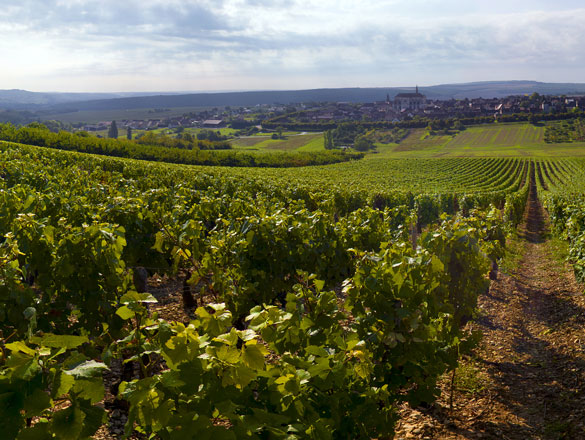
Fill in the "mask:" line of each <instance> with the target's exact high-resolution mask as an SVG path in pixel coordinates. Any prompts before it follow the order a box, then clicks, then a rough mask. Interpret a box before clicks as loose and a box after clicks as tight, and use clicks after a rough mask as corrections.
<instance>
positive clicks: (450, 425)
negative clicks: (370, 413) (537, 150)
mask: <svg viewBox="0 0 585 440" xmlns="http://www.w3.org/2000/svg"><path fill="white" fill-rule="evenodd" d="M531 180H532V183H533V185H532V188H531V194H530V198H529V203H528V206H527V210H526V217H525V222H524V224H523V225H522V226H521V228H520V237H521V238H522V243H523V246H524V249H523V252H522V258H521V261H520V262H519V264H518V266H517V269H516V270H515V271H513V272H512V273H510V274H504V273H500V274H499V275H498V279H497V280H496V281H493V282H492V285H491V287H490V290H489V293H488V294H486V295H483V296H482V297H481V298H480V301H479V305H480V310H481V316H480V318H479V319H478V320H477V321H476V322H475V323H473V324H472V327H473V328H474V329H478V330H481V332H482V333H483V338H482V341H481V343H480V346H479V347H478V348H477V349H476V350H475V353H474V355H473V356H471V357H470V358H468V359H466V360H465V361H464V362H463V366H462V367H461V368H460V369H458V371H457V375H456V379H455V384H456V386H455V388H454V389H455V391H454V395H453V400H452V402H451V399H450V393H451V389H452V388H451V380H450V378H445V380H444V381H443V384H442V391H443V392H442V395H441V398H440V399H439V400H438V401H437V402H436V403H435V404H434V405H432V406H431V407H430V408H426V409H423V408H416V409H412V408H409V407H408V406H404V407H403V408H401V410H400V415H401V421H400V422H399V424H398V429H397V434H396V436H395V439H411V438H416V439H425V440H426V439H523V440H524V439H585V296H584V295H583V286H580V285H579V284H578V283H577V282H576V281H575V278H574V276H573V273H572V270H571V269H570V267H569V266H568V265H567V264H565V263H563V262H559V261H558V259H557V258H555V257H554V256H553V255H552V247H551V241H550V239H549V236H548V221H547V218H546V214H545V212H544V211H543V208H542V206H541V204H540V202H539V201H538V198H537V194H536V186H535V184H534V182H535V180H534V175H532V179H531ZM451 403H452V407H451Z"/></svg>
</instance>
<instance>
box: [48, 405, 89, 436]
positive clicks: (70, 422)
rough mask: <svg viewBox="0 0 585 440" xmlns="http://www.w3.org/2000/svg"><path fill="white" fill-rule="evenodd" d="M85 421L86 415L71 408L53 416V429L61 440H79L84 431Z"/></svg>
mask: <svg viewBox="0 0 585 440" xmlns="http://www.w3.org/2000/svg"><path fill="white" fill-rule="evenodd" d="M84 419H85V414H84V413H83V412H82V411H81V410H80V409H79V408H77V407H74V406H71V407H69V408H67V409H64V410H62V411H58V412H56V413H55V414H54V415H53V420H52V423H51V428H52V431H53V432H54V433H55V435H56V436H57V438H58V439H59V440H77V439H79V436H80V434H81V431H82V430H83V420H84Z"/></svg>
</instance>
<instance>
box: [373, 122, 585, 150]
mask: <svg viewBox="0 0 585 440" xmlns="http://www.w3.org/2000/svg"><path fill="white" fill-rule="evenodd" d="M544 130H545V127H544V126H534V125H531V124H526V123H519V124H494V125H482V126H475V127H469V128H467V129H466V130H464V131H462V132H459V133H457V134H451V135H430V134H429V133H428V132H427V131H426V130H424V129H416V130H412V132H411V133H410V135H408V137H407V138H406V139H404V140H403V141H402V142H401V143H400V144H388V145H383V144H377V146H378V151H379V155H380V156H383V157H496V156H498V157H499V156H502V157H525V156H535V157H550V156H583V155H585V143H564V144H547V143H545V142H544Z"/></svg>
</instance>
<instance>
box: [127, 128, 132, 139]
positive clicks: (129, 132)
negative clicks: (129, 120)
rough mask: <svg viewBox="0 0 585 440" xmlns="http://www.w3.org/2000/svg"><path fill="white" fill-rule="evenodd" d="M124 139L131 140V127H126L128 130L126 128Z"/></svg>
mask: <svg viewBox="0 0 585 440" xmlns="http://www.w3.org/2000/svg"><path fill="white" fill-rule="evenodd" d="M126 139H128V140H129V141H131V140H132V127H128V130H126Z"/></svg>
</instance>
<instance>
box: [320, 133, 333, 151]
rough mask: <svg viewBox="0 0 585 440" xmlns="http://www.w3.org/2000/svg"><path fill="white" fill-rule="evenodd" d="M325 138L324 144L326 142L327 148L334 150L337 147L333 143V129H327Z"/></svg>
mask: <svg viewBox="0 0 585 440" xmlns="http://www.w3.org/2000/svg"><path fill="white" fill-rule="evenodd" d="M323 139H324V144H325V149H326V150H333V149H334V148H335V145H334V144H333V131H332V130H327V131H325V133H323Z"/></svg>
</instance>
